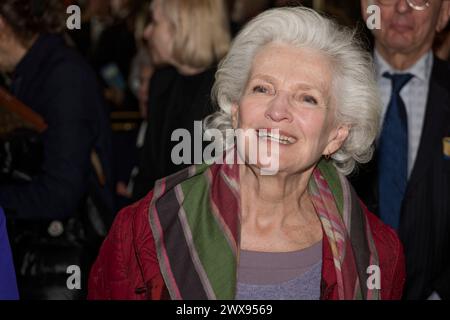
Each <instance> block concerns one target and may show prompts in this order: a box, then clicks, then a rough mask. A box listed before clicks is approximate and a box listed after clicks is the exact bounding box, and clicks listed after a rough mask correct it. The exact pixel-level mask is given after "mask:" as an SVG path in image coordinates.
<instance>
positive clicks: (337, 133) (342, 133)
mask: <svg viewBox="0 0 450 320" xmlns="http://www.w3.org/2000/svg"><path fill="white" fill-rule="evenodd" d="M349 133H350V126H349V125H347V124H344V125H341V126H339V127H338V128H337V129H335V130H333V132H332V136H331V139H330V141H329V142H328V145H327V147H326V148H325V151H324V155H326V156H331V155H332V154H333V153H335V152H336V151H338V150H339V149H340V148H341V147H342V145H343V144H344V142H345V140H346V139H347V137H348V135H349Z"/></svg>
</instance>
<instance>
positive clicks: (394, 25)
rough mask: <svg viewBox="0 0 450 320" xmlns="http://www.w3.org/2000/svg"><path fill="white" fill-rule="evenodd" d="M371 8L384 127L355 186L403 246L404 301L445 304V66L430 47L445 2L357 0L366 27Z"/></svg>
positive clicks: (448, 170) (448, 121) (449, 132)
mask: <svg viewBox="0 0 450 320" xmlns="http://www.w3.org/2000/svg"><path fill="white" fill-rule="evenodd" d="M374 4H375V5H377V6H378V7H379V8H380V13H381V17H380V19H381V28H380V29H375V30H373V34H374V37H375V50H374V60H375V65H376V70H377V81H378V84H379V88H380V94H381V99H382V102H383V110H382V117H383V121H382V123H383V126H382V128H381V131H380V132H381V133H380V136H379V138H378V140H377V146H376V154H375V157H374V159H373V161H372V162H371V163H369V164H368V165H367V166H365V167H362V168H360V170H359V172H358V173H357V175H356V176H355V177H354V179H353V180H354V184H355V187H356V189H357V191H358V193H359V194H360V196H361V198H362V199H363V200H364V201H365V202H366V203H367V204H368V206H369V208H370V209H371V210H372V211H373V212H376V213H378V214H379V216H380V217H381V218H382V219H383V221H384V222H386V223H388V224H390V225H391V226H392V227H393V228H394V229H396V230H397V231H398V233H399V235H400V238H401V240H402V242H403V244H404V249H405V255H406V265H407V281H406V287H405V291H404V298H405V299H450V159H449V157H448V156H449V154H446V153H447V152H448V145H446V144H448V142H446V140H447V139H446V137H450V65H449V64H448V63H447V62H444V61H441V60H439V59H438V58H437V57H435V56H434V55H433V53H432V49H431V48H432V44H433V40H434V36H435V33H436V32H437V31H440V30H442V29H443V28H445V26H446V24H447V22H448V19H449V16H450V1H449V0H435V1H429V0H376V1H369V0H362V1H361V5H362V11H363V15H364V18H365V19H366V21H367V19H368V14H367V12H366V11H367V10H366V9H367V8H368V6H369V5H374ZM393 263H394V262H393Z"/></svg>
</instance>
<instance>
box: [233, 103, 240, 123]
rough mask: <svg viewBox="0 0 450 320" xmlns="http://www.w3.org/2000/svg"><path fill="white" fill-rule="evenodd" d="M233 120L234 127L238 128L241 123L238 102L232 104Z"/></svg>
mask: <svg viewBox="0 0 450 320" xmlns="http://www.w3.org/2000/svg"><path fill="white" fill-rule="evenodd" d="M231 122H232V125H233V129H237V127H238V125H239V107H238V105H237V104H236V103H233V104H232V105H231Z"/></svg>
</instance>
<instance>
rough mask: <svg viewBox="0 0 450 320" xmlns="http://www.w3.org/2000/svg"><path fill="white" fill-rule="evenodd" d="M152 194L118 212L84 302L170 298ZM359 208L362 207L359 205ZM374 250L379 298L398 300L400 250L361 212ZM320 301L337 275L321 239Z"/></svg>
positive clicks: (387, 231) (331, 294) (332, 289)
mask: <svg viewBox="0 0 450 320" xmlns="http://www.w3.org/2000/svg"><path fill="white" fill-rule="evenodd" d="M152 196H153V193H152V192H151V193H149V194H148V195H147V196H146V197H145V198H144V199H142V200H141V201H139V202H137V203H135V204H133V205H132V206H130V207H127V208H125V209H123V210H122V211H121V212H120V213H119V214H118V216H117V218H116V220H115V222H114V224H113V226H112V228H111V231H110V232H109V234H108V237H107V238H106V239H105V241H104V243H103V245H102V248H101V250H100V254H99V256H98V258H97V261H96V262H95V264H94V266H93V268H92V271H91V274H90V278H89V293H88V299H102V300H105V299H114V300H128V299H133V300H145V299H152V300H160V299H169V298H170V297H169V295H168V292H167V289H166V287H165V284H164V280H163V278H162V275H161V273H160V270H159V264H158V259H157V255H156V248H155V245H154V241H153V237H152V232H151V228H150V225H149V221H148V211H149V205H150V202H151V199H152ZM363 207H364V206H363ZM364 210H365V213H366V215H367V217H368V221H369V224H370V227H371V229H372V232H373V235H374V240H375V245H376V247H377V250H378V256H379V261H380V271H381V298H382V299H393V300H395V299H400V298H401V296H402V291H403V285H404V282H405V263H404V256H403V248H402V245H401V243H400V241H399V239H398V237H397V235H396V233H395V232H394V231H393V230H392V229H391V228H389V227H387V226H386V225H384V224H383V223H382V222H381V221H380V220H379V219H378V218H377V217H375V216H374V215H373V214H372V213H370V212H369V211H368V210H367V209H366V208H365V207H364ZM323 239H324V241H323V266H322V282H323V287H322V297H323V298H324V299H337V298H338V293H337V286H336V274H335V271H334V264H333V258H332V254H331V249H330V245H329V243H328V241H327V240H326V237H324V238H323Z"/></svg>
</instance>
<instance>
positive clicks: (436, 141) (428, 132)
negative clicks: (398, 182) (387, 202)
mask: <svg viewBox="0 0 450 320" xmlns="http://www.w3.org/2000/svg"><path fill="white" fill-rule="evenodd" d="M449 91H450V85H449V79H448V65H447V63H445V62H443V61H441V60H439V59H437V58H435V59H434V65H433V71H432V75H431V80H430V90H429V94H428V100H427V107H426V108H427V110H426V113H425V119H424V125H423V129H422V134H421V139H420V146H419V150H418V152H417V157H416V162H415V164H414V167H413V171H412V173H411V177H410V179H409V182H408V186H407V190H406V196H408V194H409V193H410V192H411V191H412V190H413V189H414V187H415V185H416V184H417V183H419V182H420V181H421V180H422V178H423V176H424V175H425V173H426V171H427V168H428V167H429V166H430V165H432V161H430V159H431V157H432V156H433V155H434V153H435V150H436V148H440V149H442V147H441V144H442V138H443V135H444V134H445V132H444V129H445V125H446V121H447V119H448V118H449V117H448V114H449V113H450V98H449Z"/></svg>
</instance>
